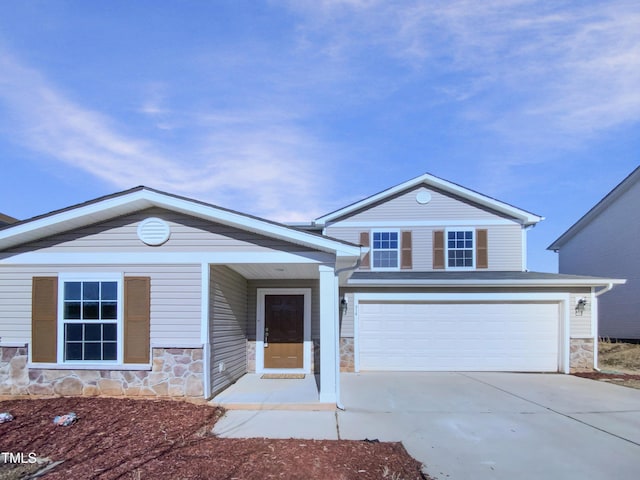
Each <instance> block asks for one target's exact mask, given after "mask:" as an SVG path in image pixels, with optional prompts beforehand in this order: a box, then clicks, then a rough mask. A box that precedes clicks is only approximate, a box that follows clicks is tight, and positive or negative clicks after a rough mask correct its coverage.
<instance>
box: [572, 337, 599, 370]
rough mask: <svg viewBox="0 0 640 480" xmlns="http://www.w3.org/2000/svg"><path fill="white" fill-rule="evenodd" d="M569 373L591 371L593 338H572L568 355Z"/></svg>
mask: <svg viewBox="0 0 640 480" xmlns="http://www.w3.org/2000/svg"><path fill="white" fill-rule="evenodd" d="M569 366H570V370H571V372H583V371H585V370H587V371H591V370H593V366H594V365H593V338H572V339H571V351H570V354H569Z"/></svg>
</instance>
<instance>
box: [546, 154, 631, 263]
mask: <svg viewBox="0 0 640 480" xmlns="http://www.w3.org/2000/svg"><path fill="white" fill-rule="evenodd" d="M637 181H640V166H638V167H636V168H635V170H634V171H633V172H631V173H630V174H629V175H627V176H626V177H625V178H624V180H622V181H621V182H620V183H619V184H618V185H616V186H615V187H614V188H613V189H612V190H611V191H610V192H609V193H607V194H606V195H605V196H604V197H603V198H602V199H600V201H599V202H598V203H596V204H595V205H594V206H593V207H591V209H589V211H588V212H587V213H585V214H584V215H583V216H582V217H580V218H579V219H578V221H576V222H575V223H574V224H573V225H571V226H570V227H569V228H568V229H567V230H565V232H564V233H563V234H562V235H560V236H559V237H558V238H557V239H556V240H554V242H553V243H552V244H551V245H549V246H548V247H547V250H552V251H554V252H557V251H558V250H560V249H561V248H562V246H563V245H564V244H565V243H567V242H568V241H569V240H570V239H571V238H573V237H574V236H575V235H576V234H577V233H578V232H580V230H582V229H583V228H585V227H586V226H587V225H588V224H589V223H591V222H592V221H593V220H594V219H595V218H596V217H598V216H599V215H600V214H601V213H602V212H603V211H604V210H606V209H607V208H608V207H609V205H611V204H612V203H613V202H615V201H616V200H617V199H618V198H619V197H620V196H621V195H622V194H623V193H625V192H626V191H627V190H629V189H630V188H631V186H632V185H633V184H634V183H636V182H637Z"/></svg>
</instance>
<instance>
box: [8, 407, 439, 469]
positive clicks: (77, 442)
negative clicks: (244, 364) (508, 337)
mask: <svg viewBox="0 0 640 480" xmlns="http://www.w3.org/2000/svg"><path fill="white" fill-rule="evenodd" d="M7 411H8V412H10V413H11V414H13V415H14V417H15V420H14V421H12V422H8V423H4V424H0V452H14V453H20V452H22V453H24V454H25V457H27V456H28V454H29V453H31V452H33V453H35V454H36V455H37V456H38V457H46V458H48V459H49V460H50V461H51V462H56V461H61V460H62V461H63V462H62V463H61V464H60V465H58V466H57V467H55V468H54V469H53V470H51V471H50V472H49V473H48V474H46V476H45V477H44V478H45V479H46V480H56V479H60V480H63V479H64V480H66V479H70V478H72V479H78V480H81V479H82V480H83V479H132V480H137V479H147V478H148V479H162V478H168V479H180V480H182V479H185V480H186V479H208V480H209V479H210V480H215V479H268V478H279V479H298V478H300V479H315V478H318V479H326V480H332V479H345V480H347V479H380V478H390V479H391V478H393V479H397V478H401V479H426V478H428V477H426V476H425V475H423V474H422V473H421V465H420V463H419V462H418V461H416V460H414V459H413V458H411V457H410V456H409V454H408V453H407V452H406V450H405V449H404V447H403V446H402V444H401V443H378V442H369V441H347V440H339V441H328V440H293V439H290V440H269V439H227V438H217V437H214V436H212V435H211V434H210V431H211V429H212V428H213V425H214V424H215V422H216V420H217V419H218V418H219V417H220V415H221V413H222V412H221V410H219V409H217V408H214V407H211V406H208V405H195V404H191V403H186V402H177V401H162V400H132V399H114V398H53V399H41V400H7V401H2V402H0V412H7ZM69 412H75V413H76V414H77V415H78V421H77V422H76V423H75V424H73V425H71V426H68V427H61V426H56V425H54V424H53V423H52V421H53V417H55V416H56V415H62V414H66V413H69ZM10 467H12V466H11V465H4V467H3V464H2V458H0V479H4V478H12V477H11V476H9V474H7V472H5V476H3V468H4V469H5V470H7V469H8V468H10ZM14 478H20V477H14Z"/></svg>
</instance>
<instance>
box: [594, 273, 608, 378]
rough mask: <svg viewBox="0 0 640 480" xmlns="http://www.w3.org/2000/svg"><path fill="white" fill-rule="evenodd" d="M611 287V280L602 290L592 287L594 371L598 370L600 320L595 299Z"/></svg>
mask: <svg viewBox="0 0 640 480" xmlns="http://www.w3.org/2000/svg"><path fill="white" fill-rule="evenodd" d="M612 288H613V282H609V283H608V284H607V286H606V287H605V288H603V289H602V290H598V291H597V292H596V291H595V290H596V289H595V287H594V288H593V289H592V292H593V293H592V295H593V300H594V301H592V302H591V304H592V305H593V308H592V309H591V315H592V316H593V317H594V328H595V334H594V336H593V343H594V346H593V369H594V370H595V371H596V372H599V371H600V369H599V368H598V321H599V320H600V319H599V318H598V305H597V301H598V297H599V296H600V295H602V294H603V293H607V292H608V291H610V290H611V289H612Z"/></svg>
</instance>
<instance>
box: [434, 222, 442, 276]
mask: <svg viewBox="0 0 640 480" xmlns="http://www.w3.org/2000/svg"><path fill="white" fill-rule="evenodd" d="M433 268H434V270H436V269H443V268H444V231H443V230H434V232H433Z"/></svg>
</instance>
